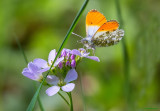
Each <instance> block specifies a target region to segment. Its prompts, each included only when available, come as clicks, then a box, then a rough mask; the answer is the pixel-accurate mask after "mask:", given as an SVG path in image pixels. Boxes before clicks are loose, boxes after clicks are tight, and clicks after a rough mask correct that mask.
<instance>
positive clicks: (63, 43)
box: [27, 0, 89, 111]
mask: <svg viewBox="0 0 160 111" xmlns="http://www.w3.org/2000/svg"><path fill="white" fill-rule="evenodd" d="M88 2H89V0H85V2H84V4H83V5H82V7H81V9H80V10H79V12H78V14H77V16H76V17H75V19H74V21H73V22H72V25H71V26H70V28H69V30H68V32H67V34H66V36H65V38H64V40H63V42H62V44H61V46H60V48H59V50H58V52H57V55H56V57H55V59H54V61H53V63H52V65H51V66H50V69H49V71H48V72H47V74H46V75H45V77H44V78H43V81H42V82H41V84H40V85H39V87H38V88H37V91H36V92H35V94H34V96H33V97H32V100H31V102H30V104H29V105H28V108H27V111H32V110H33V109H34V106H35V104H36V100H37V97H38V94H39V92H40V90H41V88H42V85H43V83H44V82H45V80H46V78H47V76H48V74H49V72H50V71H51V69H52V67H53V64H54V63H55V61H56V59H57V58H58V56H59V55H60V52H61V50H62V49H63V47H64V45H65V44H66V43H67V41H68V39H69V37H70V35H71V33H72V31H73V29H74V28H75V26H76V24H77V23H78V20H79V19H80V17H81V15H82V12H83V11H84V10H85V8H86V6H87V4H88Z"/></svg>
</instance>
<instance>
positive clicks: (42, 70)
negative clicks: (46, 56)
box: [38, 67, 50, 73]
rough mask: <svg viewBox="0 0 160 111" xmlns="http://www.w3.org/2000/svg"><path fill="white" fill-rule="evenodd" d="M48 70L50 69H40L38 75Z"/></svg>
mask: <svg viewBox="0 0 160 111" xmlns="http://www.w3.org/2000/svg"><path fill="white" fill-rule="evenodd" d="M49 69H50V67H47V68H44V69H40V70H39V71H38V72H39V73H43V72H46V71H48V70H49Z"/></svg>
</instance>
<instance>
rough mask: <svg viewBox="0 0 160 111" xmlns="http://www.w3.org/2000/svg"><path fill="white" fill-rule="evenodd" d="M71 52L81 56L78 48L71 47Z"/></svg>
mask: <svg viewBox="0 0 160 111" xmlns="http://www.w3.org/2000/svg"><path fill="white" fill-rule="evenodd" d="M71 54H73V55H79V56H81V52H80V51H79V50H77V49H73V50H72V51H71Z"/></svg>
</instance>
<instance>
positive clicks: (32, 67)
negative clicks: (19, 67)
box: [28, 62, 40, 73]
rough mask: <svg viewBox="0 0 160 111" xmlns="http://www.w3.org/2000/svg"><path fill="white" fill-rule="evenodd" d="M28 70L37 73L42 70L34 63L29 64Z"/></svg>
mask: <svg viewBox="0 0 160 111" xmlns="http://www.w3.org/2000/svg"><path fill="white" fill-rule="evenodd" d="M28 69H29V70H30V71H31V72H33V73H36V72H37V71H38V70H39V69H40V68H39V67H38V66H36V65H35V64H33V63H32V62H30V63H29V64H28Z"/></svg>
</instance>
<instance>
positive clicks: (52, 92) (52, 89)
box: [46, 86, 60, 96]
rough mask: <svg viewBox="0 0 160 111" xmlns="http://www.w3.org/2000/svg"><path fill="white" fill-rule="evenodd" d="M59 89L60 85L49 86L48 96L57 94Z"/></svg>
mask: <svg viewBox="0 0 160 111" xmlns="http://www.w3.org/2000/svg"><path fill="white" fill-rule="evenodd" d="M59 90H60V87H59V86H52V87H49V88H48V89H47V90H46V94H47V95H48V96H53V95H55V94H56V93H57V92H58V91H59Z"/></svg>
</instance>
